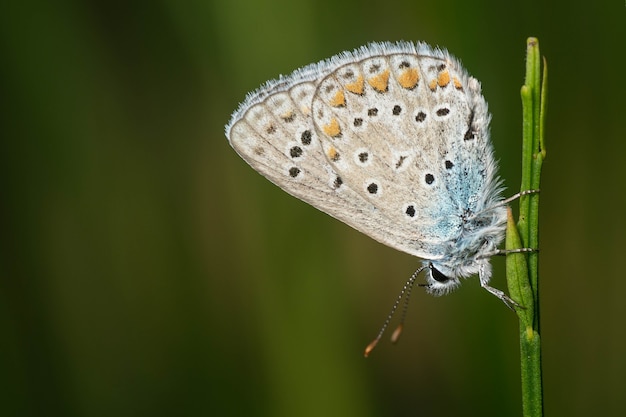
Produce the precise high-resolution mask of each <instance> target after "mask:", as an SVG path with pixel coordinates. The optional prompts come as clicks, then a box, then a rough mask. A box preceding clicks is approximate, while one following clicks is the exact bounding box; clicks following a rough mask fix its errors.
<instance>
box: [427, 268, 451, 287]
mask: <svg viewBox="0 0 626 417" xmlns="http://www.w3.org/2000/svg"><path fill="white" fill-rule="evenodd" d="M430 276H432V277H433V279H434V280H435V281H437V282H441V283H444V282H448V281H450V278H448V277H447V276H445V275H444V274H442V273H441V272H439V270H438V269H437V268H435V267H434V266H433V264H430Z"/></svg>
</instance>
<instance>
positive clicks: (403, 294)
mask: <svg viewBox="0 0 626 417" xmlns="http://www.w3.org/2000/svg"><path fill="white" fill-rule="evenodd" d="M425 268H426V267H425V266H422V267H421V268H419V269H418V270H417V271H415V272H413V275H411V278H409V279H408V280H407V282H406V283H405V284H404V286H403V287H402V291H400V294H399V295H398V298H396V302H395V303H393V307H391V311H390V312H389V315H387V319H386V320H385V322H384V323H383V326H382V327H381V329H380V331H379V332H378V336H376V339H374V340H372V342H371V343H370V344H369V345H367V347H366V348H365V353H364V356H365V357H366V358H367V357H368V356H369V355H370V353H371V352H372V351H373V350H374V348H375V347H376V345H377V344H378V341H379V340H380V339H381V338H382V337H383V333H385V330H387V327H389V323H390V322H391V318H392V317H393V315H394V314H395V312H396V310H397V309H398V306H399V305H400V302H401V301H402V299H404V300H405V302H404V308H403V309H402V317H401V318H400V324H399V325H398V327H396V330H394V332H393V334H392V335H391V342H392V343H396V342H397V341H398V339H399V338H400V334H401V333H402V328H403V326H404V319H405V317H406V311H407V309H408V307H409V297H410V296H411V289H412V288H413V285H414V284H415V280H416V279H417V276H418V275H419V273H420V272H422V271H423V270H424V269H425Z"/></svg>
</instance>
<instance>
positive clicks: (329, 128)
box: [324, 117, 341, 138]
mask: <svg viewBox="0 0 626 417" xmlns="http://www.w3.org/2000/svg"><path fill="white" fill-rule="evenodd" d="M324 133H326V134H327V135H328V136H330V137H331V138H335V137H337V136H340V135H341V128H340V127H339V122H338V121H337V119H335V118H334V117H333V118H332V119H331V120H330V123H328V124H327V125H325V126H324Z"/></svg>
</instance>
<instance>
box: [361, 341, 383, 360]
mask: <svg viewBox="0 0 626 417" xmlns="http://www.w3.org/2000/svg"><path fill="white" fill-rule="evenodd" d="M379 340H380V339H379V338H376V339H374V340H373V341H372V342H371V343H370V344H369V345H367V347H366V348H365V352H364V353H363V356H365V357H366V358H367V357H368V356H369V355H370V353H372V351H373V350H374V348H375V347H376V345H377V344H378V341H379Z"/></svg>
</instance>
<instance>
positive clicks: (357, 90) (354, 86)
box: [346, 75, 365, 95]
mask: <svg viewBox="0 0 626 417" xmlns="http://www.w3.org/2000/svg"><path fill="white" fill-rule="evenodd" d="M364 84H365V83H364V81H363V76H362V75H359V78H357V79H356V81H355V82H353V83H349V84H346V90H348V91H349V92H351V93H354V94H359V95H361V94H363V86H364Z"/></svg>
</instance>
